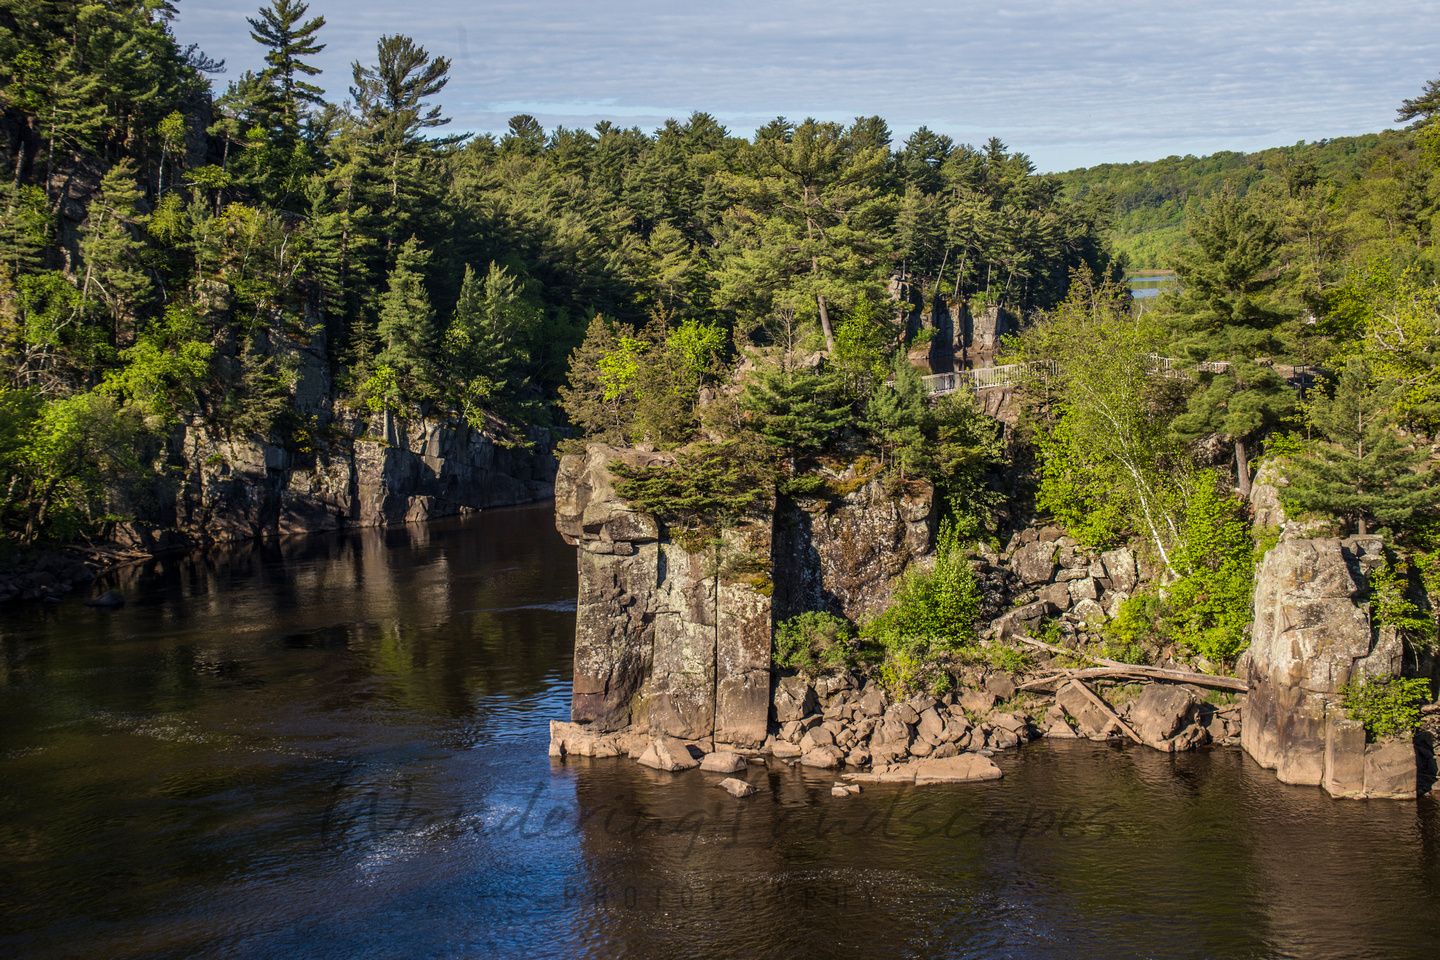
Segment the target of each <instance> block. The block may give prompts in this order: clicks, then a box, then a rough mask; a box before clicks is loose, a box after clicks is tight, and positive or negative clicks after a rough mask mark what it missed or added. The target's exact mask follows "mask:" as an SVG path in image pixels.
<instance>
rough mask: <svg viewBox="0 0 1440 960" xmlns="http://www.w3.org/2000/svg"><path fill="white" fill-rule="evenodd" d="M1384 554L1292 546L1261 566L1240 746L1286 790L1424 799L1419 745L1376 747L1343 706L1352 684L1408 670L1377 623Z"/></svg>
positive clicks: (1378, 549) (1357, 540)
mask: <svg viewBox="0 0 1440 960" xmlns="http://www.w3.org/2000/svg"><path fill="white" fill-rule="evenodd" d="M1382 551H1383V544H1382V543H1381V541H1380V539H1379V538H1377V537H1351V538H1349V539H1345V540H1341V539H1336V538H1316V539H1306V538H1301V537H1287V538H1285V539H1282V540H1281V541H1280V542H1279V543H1278V544H1276V546H1275V547H1274V548H1272V549H1271V550H1270V551H1269V552H1268V553H1267V554H1266V555H1265V559H1264V560H1263V561H1262V562H1261V565H1260V570H1259V573H1258V574H1257V576H1256V582H1255V624H1254V628H1253V630H1252V640H1251V643H1250V650H1249V652H1248V655H1247V657H1248V660H1249V666H1248V674H1249V675H1248V681H1249V684H1250V692H1249V695H1248V697H1247V701H1246V707H1245V720H1244V724H1243V727H1242V730H1241V743H1242V745H1243V746H1244V748H1245V751H1246V752H1247V753H1249V754H1250V756H1251V757H1253V758H1254V759H1255V760H1256V761H1257V762H1258V763H1260V764H1261V765H1262V766H1265V767H1268V768H1270V769H1272V770H1274V771H1275V774H1276V776H1277V777H1278V778H1279V779H1280V780H1281V781H1283V782H1285V783H1296V784H1313V785H1319V786H1323V787H1324V788H1325V789H1326V790H1327V791H1329V792H1330V793H1331V794H1333V795H1335V796H1340V797H1355V798H1365V797H1372V798H1382V797H1389V798H1402V799H1403V798H1412V797H1414V796H1415V793H1416V771H1415V750H1414V745H1413V743H1411V742H1410V741H1408V740H1406V741H1402V742H1390V743H1380V744H1375V743H1372V744H1367V743H1366V742H1365V733H1364V730H1363V728H1361V727H1360V725H1359V724H1357V723H1355V722H1354V721H1352V720H1350V719H1348V717H1347V716H1346V714H1345V711H1344V709H1343V708H1342V707H1341V706H1340V691H1341V688H1342V687H1344V686H1345V684H1346V683H1348V682H1349V681H1350V680H1351V679H1352V678H1358V677H1364V676H1371V677H1378V676H1393V675H1396V674H1398V673H1399V672H1400V669H1401V666H1402V662H1401V658H1402V654H1403V650H1402V646H1401V642H1400V640H1399V638H1398V637H1397V636H1396V635H1395V633H1394V631H1393V630H1389V629H1376V628H1374V627H1373V626H1372V623H1371V616H1370V604H1369V576H1370V574H1371V572H1373V571H1374V570H1375V569H1376V567H1377V566H1378V565H1379V564H1380V563H1381V562H1382Z"/></svg>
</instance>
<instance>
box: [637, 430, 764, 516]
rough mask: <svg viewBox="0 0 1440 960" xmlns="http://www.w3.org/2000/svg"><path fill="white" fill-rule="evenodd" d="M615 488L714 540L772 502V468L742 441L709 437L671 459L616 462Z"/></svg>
mask: <svg viewBox="0 0 1440 960" xmlns="http://www.w3.org/2000/svg"><path fill="white" fill-rule="evenodd" d="M611 470H612V472H614V473H615V474H616V476H617V477H618V478H619V480H618V482H617V483H616V484H615V491H616V492H617V493H618V494H620V496H621V497H623V498H624V499H626V500H628V501H629V502H631V503H632V504H634V505H635V506H636V507H637V508H639V509H640V510H642V511H644V512H646V513H650V514H654V515H655V516H657V517H659V518H660V519H661V520H662V521H664V522H665V523H666V524H667V525H669V526H671V527H672V528H674V530H675V531H676V532H678V533H680V534H682V535H689V537H688V539H690V540H692V541H703V540H714V539H716V538H717V537H719V536H720V534H722V533H723V532H724V531H725V530H727V529H730V528H732V527H734V526H735V525H736V524H738V523H740V522H741V521H742V520H744V519H746V518H748V517H755V516H757V515H758V513H759V511H760V510H761V509H762V508H763V507H764V506H765V505H766V504H768V503H769V502H770V500H771V491H772V489H773V483H774V479H773V474H772V473H771V472H770V470H769V469H768V465H767V463H766V462H765V460H764V459H763V458H762V457H758V456H756V451H754V450H747V449H746V448H745V447H744V445H743V444H742V443H740V442H738V441H728V442H725V443H704V444H697V445H695V446H694V447H692V448H690V449H687V450H684V451H682V452H680V453H679V454H676V456H675V458H674V460H673V461H672V462H668V463H667V462H659V463H655V464H651V465H649V466H644V467H629V466H627V465H625V464H622V463H615V464H612V465H611Z"/></svg>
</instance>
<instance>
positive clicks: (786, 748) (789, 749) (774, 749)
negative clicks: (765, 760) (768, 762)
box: [770, 740, 800, 760]
mask: <svg viewBox="0 0 1440 960" xmlns="http://www.w3.org/2000/svg"><path fill="white" fill-rule="evenodd" d="M770 755H771V756H772V757H778V758H779V759H781V760H794V759H795V758H796V757H798V756H800V748H799V747H797V746H795V744H793V743H787V742H785V741H784V740H776V741H774V742H773V743H771V744H770Z"/></svg>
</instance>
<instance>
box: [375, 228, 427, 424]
mask: <svg viewBox="0 0 1440 960" xmlns="http://www.w3.org/2000/svg"><path fill="white" fill-rule="evenodd" d="M429 261H430V254H429V253H428V252H427V251H424V250H422V249H420V242H419V241H418V240H417V239H416V238H415V237H411V238H410V239H409V240H406V241H405V242H404V243H403V244H401V246H400V252H399V254H398V255H397V256H396V258H395V267H394V269H393V270H391V271H390V278H389V281H388V285H387V288H386V290H385V293H384V295H383V296H382V297H381V298H380V323H379V326H378V327H377V330H376V332H377V333H378V334H379V336H380V343H381V350H380V355H379V358H378V359H379V362H380V364H381V365H382V366H386V367H389V368H390V369H391V370H393V371H394V374H395V379H396V381H397V382H398V383H399V385H400V389H401V391H402V393H403V394H404V395H405V396H407V397H411V398H414V399H427V398H429V397H432V396H434V395H435V394H436V393H437V392H438V390H439V385H440V382H439V374H438V371H437V369H436V361H435V348H436V347H437V346H438V344H439V342H440V335H439V334H440V331H439V327H438V325H437V322H436V318H435V310H434V308H433V307H432V306H431V305H430V295H429V294H428V293H427V292H426V289H425V278H424V270H425V268H426V266H427V264H428V263H429Z"/></svg>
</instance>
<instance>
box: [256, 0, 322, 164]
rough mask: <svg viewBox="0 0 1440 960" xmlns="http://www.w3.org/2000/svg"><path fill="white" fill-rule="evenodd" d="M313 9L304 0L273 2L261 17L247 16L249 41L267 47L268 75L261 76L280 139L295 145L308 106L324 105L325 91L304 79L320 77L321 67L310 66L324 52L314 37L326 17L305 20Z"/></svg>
mask: <svg viewBox="0 0 1440 960" xmlns="http://www.w3.org/2000/svg"><path fill="white" fill-rule="evenodd" d="M309 10H310V6H309V4H307V3H304V2H303V0H271V2H270V5H269V6H268V7H262V8H261V9H260V15H259V16H258V17H246V22H247V23H249V24H250V38H251V39H252V40H254V41H255V42H256V43H258V44H260V45H261V46H263V47H264V48H265V65H266V69H265V72H264V73H263V74H262V79H263V80H264V82H265V84H266V86H267V87H268V88H269V89H270V91H271V96H272V105H273V108H274V110H275V113H276V118H275V119H276V124H277V126H278V127H279V133H280V139H281V141H282V142H284V143H293V142H294V141H295V140H296V139H297V138H298V137H299V135H300V123H301V121H302V119H303V118H304V114H305V111H306V108H307V107H310V106H318V105H319V104H320V103H322V100H321V97H322V96H323V95H324V92H325V91H324V90H322V89H320V87H318V86H316V85H315V84H313V83H310V82H309V81H308V80H306V79H304V78H305V77H314V76H318V75H319V73H320V68H319V67H317V66H315V65H313V64H311V63H307V62H306V59H305V58H307V57H313V56H315V55H316V54H317V53H319V52H320V51H322V50H324V49H325V44H323V43H316V42H315V34H316V33H318V32H319V30H320V28H321V27H323V26H325V18H324V17H312V18H310V19H309V20H305V19H304V17H305V14H306V13H307V12H309Z"/></svg>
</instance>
